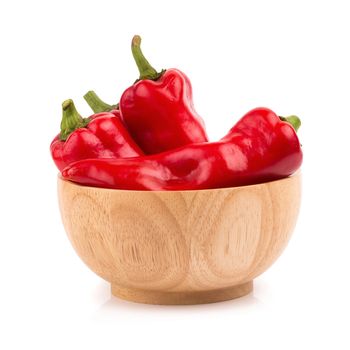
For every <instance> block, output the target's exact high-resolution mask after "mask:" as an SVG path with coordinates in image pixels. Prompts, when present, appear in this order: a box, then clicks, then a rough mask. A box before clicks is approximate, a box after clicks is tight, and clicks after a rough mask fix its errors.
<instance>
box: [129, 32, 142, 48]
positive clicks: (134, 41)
mask: <svg viewBox="0 0 350 350" xmlns="http://www.w3.org/2000/svg"><path fill="white" fill-rule="evenodd" d="M140 44H141V37H140V35H134V37H133V38H132V41H131V45H132V46H140Z"/></svg>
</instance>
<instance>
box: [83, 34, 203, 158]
mask: <svg viewBox="0 0 350 350" xmlns="http://www.w3.org/2000/svg"><path fill="white" fill-rule="evenodd" d="M140 44H141V38H140V37H139V36H135V37H134V38H133V40H132V52H133V56H134V58H135V61H136V64H137V66H138V68H139V71H140V78H139V79H138V80H137V81H136V82H135V83H134V85H132V86H131V87H129V88H127V89H126V90H125V91H124V93H123V94H122V96H121V99H120V103H119V109H120V111H121V117H122V120H123V122H124V123H125V125H126V126H127V128H128V130H129V132H130V134H131V135H132V137H133V139H134V140H135V141H136V143H137V144H138V145H139V146H140V147H141V149H142V150H143V151H144V152H145V153H146V154H155V153H160V152H163V151H167V150H170V149H174V148H177V147H180V146H184V145H188V144H191V143H199V142H206V141H208V138H207V135H206V132H205V127H204V122H203V120H202V119H201V117H200V116H199V115H198V114H197V113H196V111H195V109H194V106H193V102H192V87H191V83H190V81H189V79H188V78H187V76H186V75H185V74H184V73H182V72H181V71H179V70H177V69H168V70H166V71H164V70H163V71H162V72H160V73H158V72H157V71H156V70H155V69H154V68H153V67H152V66H151V65H150V64H149V62H148V61H147V60H146V59H145V57H144V56H143V54H142V52H141V49H140ZM88 94H89V93H88ZM88 94H87V95H88ZM87 97H89V96H87ZM87 102H88V103H89V104H90V106H91V107H92V109H93V110H94V112H100V111H106V110H111V109H113V107H115V106H108V105H107V104H105V103H104V102H102V101H101V104H100V105H99V104H98V101H96V95H94V96H90V101H89V98H87Z"/></svg>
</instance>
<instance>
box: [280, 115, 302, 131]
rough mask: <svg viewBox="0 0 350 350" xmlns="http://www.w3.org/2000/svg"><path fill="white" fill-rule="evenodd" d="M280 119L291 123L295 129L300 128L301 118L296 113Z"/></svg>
mask: <svg viewBox="0 0 350 350" xmlns="http://www.w3.org/2000/svg"><path fill="white" fill-rule="evenodd" d="M280 119H281V120H282V121H284V122H287V123H289V124H291V125H292V127H293V128H294V130H295V131H298V129H299V128H300V125H301V120H300V119H299V117H297V116H296V115H290V116H289V117H280Z"/></svg>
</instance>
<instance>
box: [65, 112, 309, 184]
mask: <svg viewBox="0 0 350 350" xmlns="http://www.w3.org/2000/svg"><path fill="white" fill-rule="evenodd" d="M299 126H300V120H299V118H297V117H295V116H292V117H288V118H280V117H278V116H277V115H276V114H275V113H274V112H272V111H271V110H269V109H267V108H256V109H254V110H252V111H250V112H249V113H247V114H246V115H245V116H244V117H242V118H241V119H240V121H239V122H238V123H237V124H236V125H235V126H234V127H233V128H232V129H231V130H230V132H229V133H228V134H227V135H226V136H225V137H224V138H223V139H222V140H220V141H219V142H213V143H201V144H191V145H187V146H183V147H181V148H178V149H175V150H171V151H167V152H163V153H160V154H158V155H152V156H144V157H138V158H132V159H116V160H115V159H113V160H106V159H95V160H85V161H79V162H77V163H74V164H72V165H71V166H69V167H68V168H66V169H65V170H64V171H63V173H62V174H63V176H64V177H65V178H66V179H68V180H72V181H75V182H78V183H81V184H84V185H91V186H97V187H107V188H117V189H128V190H198V189H208V188H221V187H233V186H241V185H249V184H255V183H261V182H266V181H271V180H275V179H279V178H283V177H286V176H289V175H291V174H292V173H294V172H295V171H296V170H297V169H298V168H299V167H300V165H301V162H302V151H301V146H300V143H299V140H298V137H297V135H296V130H297V129H298V127H299Z"/></svg>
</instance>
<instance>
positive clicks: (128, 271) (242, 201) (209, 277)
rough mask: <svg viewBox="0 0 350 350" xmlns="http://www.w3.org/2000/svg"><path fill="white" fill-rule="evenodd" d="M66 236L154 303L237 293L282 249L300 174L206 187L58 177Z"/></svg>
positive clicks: (116, 288)
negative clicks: (125, 186) (121, 184)
mask: <svg viewBox="0 0 350 350" xmlns="http://www.w3.org/2000/svg"><path fill="white" fill-rule="evenodd" d="M58 194H59V203H60V209H61V215H62V220H63V223H64V226H65V229H66V232H67V234H68V237H69V239H70V241H71V243H72V245H73V247H74V248H75V250H76V251H77V253H78V254H79V256H80V257H81V259H82V260H83V261H84V262H85V263H86V264H87V265H88V266H89V267H90V268H91V269H92V270H93V271H94V272H95V273H96V274H98V275H99V276H101V277H102V278H104V279H105V280H107V281H109V282H110V283H111V285H112V294H114V295H116V296H119V297H121V298H123V299H127V300H131V301H136V302H143V303H152V304H196V303H208V302H216V301H221V300H227V299H232V298H236V297H240V296H242V295H245V294H247V293H249V292H250V291H251V290H252V288H253V287H252V286H253V284H252V281H253V279H254V278H255V277H256V276H258V275H260V274H261V273H262V272H264V271H265V270H266V269H267V268H268V267H269V266H270V265H271V264H272V263H273V262H274V261H275V260H276V259H277V258H278V256H279V255H280V254H281V253H282V251H283V249H284V248H285V246H286V245H287V243H288V240H289V238H290V235H291V233H292V231H293V228H294V225H295V222H296V219H297V215H298V210H299V205H300V175H299V174H296V175H293V176H291V177H288V178H285V179H282V180H278V181H273V182H269V183H264V184H259V185H253V186H244V187H236V188H226V189H216V190H202V191H177V192H172V191H164V192H161V191H155V192H150V191H125V190H111V189H101V188H93V187H84V186H80V185H77V184H74V183H72V182H68V181H65V180H63V179H62V178H60V177H59V179H58Z"/></svg>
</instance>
